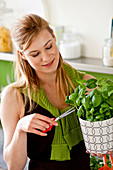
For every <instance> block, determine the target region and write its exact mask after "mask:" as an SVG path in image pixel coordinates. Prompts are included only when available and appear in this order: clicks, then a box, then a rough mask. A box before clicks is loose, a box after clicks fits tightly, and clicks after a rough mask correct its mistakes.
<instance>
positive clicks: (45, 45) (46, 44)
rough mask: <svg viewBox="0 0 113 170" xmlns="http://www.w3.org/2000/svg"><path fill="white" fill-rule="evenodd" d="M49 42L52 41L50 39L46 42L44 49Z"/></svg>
mask: <svg viewBox="0 0 113 170" xmlns="http://www.w3.org/2000/svg"><path fill="white" fill-rule="evenodd" d="M50 41H52V39H50V40H49V41H47V42H46V43H45V45H44V47H45V46H46V45H47V44H48V43H49V42H50Z"/></svg>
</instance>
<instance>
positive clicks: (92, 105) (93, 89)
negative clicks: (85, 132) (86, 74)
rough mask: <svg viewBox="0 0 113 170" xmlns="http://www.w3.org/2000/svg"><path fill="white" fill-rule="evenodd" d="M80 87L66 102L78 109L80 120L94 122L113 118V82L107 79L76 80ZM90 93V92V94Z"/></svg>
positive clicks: (67, 97)
mask: <svg viewBox="0 0 113 170" xmlns="http://www.w3.org/2000/svg"><path fill="white" fill-rule="evenodd" d="M76 81H77V82H78V83H79V85H78V87H76V89H75V91H74V93H72V94H71V95H70V96H66V99H65V102H66V103H67V104H70V105H71V106H75V108H76V109H77V115H78V117H79V118H81V119H84V120H87V121H90V122H94V121H103V120H107V119H110V118H112V117H113V81H111V80H109V79H107V78H100V79H98V80H97V79H94V78H91V79H88V80H76ZM88 91H90V92H88Z"/></svg>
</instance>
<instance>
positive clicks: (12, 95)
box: [1, 85, 24, 117]
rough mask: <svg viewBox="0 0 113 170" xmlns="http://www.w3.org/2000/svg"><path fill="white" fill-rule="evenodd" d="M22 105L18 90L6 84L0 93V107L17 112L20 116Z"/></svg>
mask: <svg viewBox="0 0 113 170" xmlns="http://www.w3.org/2000/svg"><path fill="white" fill-rule="evenodd" d="M23 106H24V105H23V100H22V96H21V93H20V91H19V90H18V89H17V88H15V87H12V86H11V85H8V86H6V87H5V88H4V89H3V91H2V93H1V109H2V110H4V109H5V110H7V111H8V112H13V111H14V112H17V114H18V116H19V117H21V114H22V113H23V109H24V107H23Z"/></svg>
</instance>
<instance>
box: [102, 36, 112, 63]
mask: <svg viewBox="0 0 113 170" xmlns="http://www.w3.org/2000/svg"><path fill="white" fill-rule="evenodd" d="M103 65H105V66H113V38H109V39H106V40H105V45H104V47H103Z"/></svg>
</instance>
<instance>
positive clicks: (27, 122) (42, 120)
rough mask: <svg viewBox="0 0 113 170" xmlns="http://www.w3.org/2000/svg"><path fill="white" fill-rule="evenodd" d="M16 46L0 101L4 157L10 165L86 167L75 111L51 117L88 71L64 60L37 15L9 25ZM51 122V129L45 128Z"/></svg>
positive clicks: (63, 108)
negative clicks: (13, 75) (12, 71)
mask: <svg viewBox="0 0 113 170" xmlns="http://www.w3.org/2000/svg"><path fill="white" fill-rule="evenodd" d="M11 34H12V40H13V42H14V44H15V47H16V50H17V60H16V75H17V77H16V78H17V80H16V82H15V83H13V84H11V85H9V86H8V87H6V88H5V90H4V91H3V93H2V100H1V121H2V125H3V130H4V159H5V161H6V163H7V166H8V169H9V170H13V169H14V170H21V169H23V168H24V166H25V164H26V160H27V156H28V157H29V158H30V163H29V169H30V170H35V169H36V170H37V169H38V170H53V169H58V170H61V169H65V170H74V169H77V170H83V169H84V170H89V169H90V165H89V154H87V153H86V151H85V146H84V142H83V137H82V133H81V130H80V126H79V122H78V119H77V116H76V112H73V113H72V114H70V115H68V116H66V117H65V118H63V119H61V120H59V121H58V122H55V121H54V120H53V118H54V117H57V116H59V115H60V114H62V113H63V112H65V111H66V110H68V109H69V108H70V106H69V105H67V104H66V103H65V97H66V96H67V95H69V94H70V93H72V92H73V90H74V89H75V88H76V87H77V86H78V84H77V82H76V79H83V78H84V79H89V78H91V76H89V75H84V74H83V73H80V72H78V71H77V70H75V69H74V68H72V67H71V66H70V65H68V64H66V63H65V62H64V61H63V60H62V57H61V55H60V53H59V51H58V48H57V46H56V38H55V35H54V33H53V30H52V29H51V28H50V27H49V24H48V22H47V21H45V20H44V19H42V18H41V17H39V16H37V15H35V14H28V15H25V16H22V17H21V18H20V19H18V20H17V21H16V22H15V24H14V26H13V28H12V30H11ZM50 124H52V125H54V126H53V128H52V130H51V131H49V132H47V133H43V131H44V130H46V129H47V128H49V126H50Z"/></svg>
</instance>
